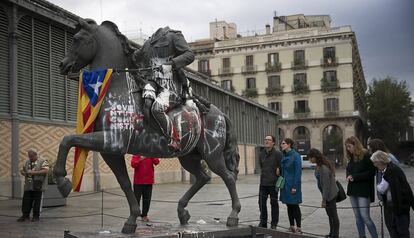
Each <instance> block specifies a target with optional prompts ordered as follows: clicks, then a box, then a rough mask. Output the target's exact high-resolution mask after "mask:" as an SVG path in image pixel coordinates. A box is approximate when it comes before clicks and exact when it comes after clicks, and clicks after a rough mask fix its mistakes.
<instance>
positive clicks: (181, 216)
mask: <svg viewBox="0 0 414 238" xmlns="http://www.w3.org/2000/svg"><path fill="white" fill-rule="evenodd" d="M190 217H191V216H190V213H189V212H188V211H187V210H184V212H183V213H182V214H178V219H180V224H181V225H185V224H188V220H190Z"/></svg>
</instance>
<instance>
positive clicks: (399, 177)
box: [371, 150, 414, 238]
mask: <svg viewBox="0 0 414 238" xmlns="http://www.w3.org/2000/svg"><path fill="white" fill-rule="evenodd" d="M371 160H372V162H373V163H374V165H375V167H377V168H378V170H379V171H381V172H382V179H381V182H380V183H379V184H378V185H377V190H378V193H379V194H381V196H382V197H383V201H384V206H385V207H387V208H388V209H389V210H390V212H389V213H385V214H384V215H385V221H387V220H388V221H390V224H386V225H387V229H388V232H389V233H390V236H391V238H397V237H398V238H408V237H410V229H409V227H410V208H413V209H414V196H413V191H412V190H411V187H410V184H409V183H408V181H407V177H406V176H405V174H404V172H403V171H402V169H401V168H400V167H398V166H397V165H395V164H394V163H393V162H391V161H390V159H389V154H388V153H386V152H384V151H381V150H378V151H377V152H375V153H374V154H373V155H372V156H371Z"/></svg>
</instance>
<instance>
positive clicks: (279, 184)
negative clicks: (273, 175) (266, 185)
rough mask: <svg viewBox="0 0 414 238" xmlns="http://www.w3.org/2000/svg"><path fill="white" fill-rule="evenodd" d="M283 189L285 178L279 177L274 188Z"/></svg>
mask: <svg viewBox="0 0 414 238" xmlns="http://www.w3.org/2000/svg"><path fill="white" fill-rule="evenodd" d="M284 187H285V178H283V176H279V177H278V178H277V180H276V188H277V189H283V188H284Z"/></svg>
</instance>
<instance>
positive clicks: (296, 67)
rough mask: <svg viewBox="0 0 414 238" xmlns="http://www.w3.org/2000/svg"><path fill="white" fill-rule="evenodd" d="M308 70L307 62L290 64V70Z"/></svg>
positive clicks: (297, 61)
mask: <svg viewBox="0 0 414 238" xmlns="http://www.w3.org/2000/svg"><path fill="white" fill-rule="evenodd" d="M307 68H308V61H307V60H295V61H293V62H292V70H304V69H307Z"/></svg>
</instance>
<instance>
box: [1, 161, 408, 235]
mask: <svg viewBox="0 0 414 238" xmlns="http://www.w3.org/2000/svg"><path fill="white" fill-rule="evenodd" d="M404 171H405V173H406V175H407V177H408V179H409V182H410V184H412V185H414V167H404ZM337 178H338V179H339V181H340V182H341V183H342V185H343V186H344V187H345V188H346V183H345V172H344V170H338V171H337ZM258 182H259V176H258V175H248V176H240V177H239V180H238V182H237V188H238V193H239V196H240V198H241V200H240V201H241V204H242V210H241V212H240V214H239V218H240V220H239V223H240V226H241V227H246V226H248V225H257V224H258V218H259V209H258V198H257V194H258ZM315 183H316V181H315V178H314V176H313V170H310V169H306V170H303V176H302V190H303V191H302V192H303V203H302V206H301V211H302V230H303V231H304V232H305V234H307V235H316V236H320V235H326V234H328V233H329V226H328V219H327V216H326V213H325V210H324V209H321V208H318V206H320V201H321V196H320V193H319V191H318V190H317V187H316V184H315ZM189 187H190V184H183V183H174V184H157V185H154V190H153V201H152V203H151V208H150V212H149V217H150V219H151V222H150V223H144V222H138V228H137V232H138V233H139V234H140V235H141V236H140V237H145V234H147V235H151V234H153V233H154V231H157V232H158V233H160V232H163V233H164V234H171V233H174V232H175V233H176V232H178V231H181V232H193V231H208V230H211V229H214V227H215V226H214V224H216V225H217V227H223V228H224V227H225V222H226V218H227V216H228V215H229V213H230V211H231V202H230V201H229V194H228V192H227V189H226V187H225V185H224V183H223V182H222V180H221V179H219V178H215V179H213V180H212V182H211V183H210V184H207V185H206V186H205V187H204V188H202V189H201V190H200V191H199V192H198V193H197V194H196V195H195V197H194V198H193V199H192V203H190V204H189V205H188V207H187V208H188V210H189V212H190V215H191V219H190V225H188V226H180V225H179V222H178V218H177V212H176V208H177V201H178V200H179V199H180V197H181V196H182V195H183V194H184V192H185V191H186V190H187V189H188V188H189ZM102 197H103V200H102ZM102 201H103V204H102ZM376 204H377V201H376V203H372V204H371V205H376ZM279 205H280V221H279V226H280V227H278V230H280V231H284V230H285V228H287V227H288V226H289V222H288V217H287V212H286V206H285V205H283V204H281V203H279ZM102 206H103V213H104V214H105V215H103V216H101V214H102ZM20 207H21V200H17V199H13V200H10V199H5V198H0V237H22V238H23V237H24V238H26V237H63V232H64V230H69V231H71V232H96V231H101V232H102V233H106V232H110V233H111V234H119V231H120V229H121V228H122V226H123V223H124V222H125V219H126V217H127V216H128V213H129V208H128V205H127V202H126V199H125V198H124V197H123V195H122V191H121V190H120V189H109V190H105V192H104V193H101V192H98V193H87V192H85V193H71V195H70V197H69V198H68V202H67V205H66V206H64V207H54V208H44V209H43V211H42V215H41V221H40V222H36V223H30V222H25V223H18V222H16V218H17V217H18V216H20V214H21V212H20ZM338 207H339V209H338V214H339V219H340V223H341V227H340V237H344V238H345V237H349V238H353V237H358V233H357V231H356V226H355V219H354V215H353V212H352V209H348V208H349V207H350V202H349V199H346V200H345V201H343V202H341V203H338ZM268 209H270V204H269V205H268ZM412 214H413V211H411V215H412ZM371 216H372V218H373V220H374V222H375V224H376V226H377V230H378V232H379V234H381V223H380V208H379V207H373V208H371ZM204 222H205V223H206V224H203V223H204ZM410 232H411V234H413V235H414V222H411V225H410ZM143 234H144V236H143ZM367 234H368V231H367ZM111 237H112V236H111ZM116 237H118V236H116ZM368 237H369V235H368ZM380 237H381V235H380ZM384 237H389V235H388V232H387V230H386V228H385V225H384Z"/></svg>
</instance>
